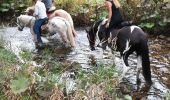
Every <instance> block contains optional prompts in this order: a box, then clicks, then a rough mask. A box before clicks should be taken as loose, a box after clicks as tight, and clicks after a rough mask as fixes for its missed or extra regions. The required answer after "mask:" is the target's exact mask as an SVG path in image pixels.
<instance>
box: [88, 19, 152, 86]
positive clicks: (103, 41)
mask: <svg viewBox="0 0 170 100" xmlns="http://www.w3.org/2000/svg"><path fill="white" fill-rule="evenodd" d="M106 21H107V19H105V20H100V21H97V22H95V23H94V25H92V26H91V27H90V29H89V30H86V31H87V37H88V40H89V44H90V48H91V50H95V41H96V38H98V39H99V41H100V43H99V44H98V46H99V47H101V48H103V49H105V48H106V46H108V47H109V48H111V50H112V51H119V52H120V55H121V57H122V60H123V62H124V68H125V70H124V71H123V75H124V74H125V73H126V71H128V69H127V66H129V64H128V57H129V55H130V54H132V53H133V52H136V54H137V58H138V60H137V63H138V64H137V67H138V68H140V67H142V71H143V76H144V78H145V80H146V82H147V83H148V84H149V85H151V84H152V80H151V71H150V60H149V49H148V36H147V34H146V33H145V32H144V31H143V30H142V29H141V28H140V27H138V26H135V25H131V26H124V27H122V28H120V29H113V30H111V31H110V33H109V35H108V34H106V28H105V24H106Z"/></svg>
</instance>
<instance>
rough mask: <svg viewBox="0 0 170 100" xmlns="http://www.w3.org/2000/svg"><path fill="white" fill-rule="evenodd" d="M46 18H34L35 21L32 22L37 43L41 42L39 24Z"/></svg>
mask: <svg viewBox="0 0 170 100" xmlns="http://www.w3.org/2000/svg"><path fill="white" fill-rule="evenodd" d="M47 20H48V18H44V19H37V20H35V23H34V27H33V30H34V32H35V34H36V35H37V41H38V43H40V42H41V43H42V40H41V26H42V25H43V24H44V23H45V21H47Z"/></svg>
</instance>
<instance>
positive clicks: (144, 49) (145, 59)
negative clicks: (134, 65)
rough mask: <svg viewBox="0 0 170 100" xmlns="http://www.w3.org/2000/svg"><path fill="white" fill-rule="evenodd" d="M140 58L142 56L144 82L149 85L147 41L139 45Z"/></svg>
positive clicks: (149, 71) (149, 70) (149, 72)
mask: <svg viewBox="0 0 170 100" xmlns="http://www.w3.org/2000/svg"><path fill="white" fill-rule="evenodd" d="M141 47H142V48H141V50H142V52H141V56H142V70H143V76H144V78H145V80H146V82H147V83H148V84H149V85H151V84H152V80H151V69H150V59H149V48H148V44H147V41H145V42H143V43H142V44H141Z"/></svg>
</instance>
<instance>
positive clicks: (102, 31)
mask: <svg viewBox="0 0 170 100" xmlns="http://www.w3.org/2000/svg"><path fill="white" fill-rule="evenodd" d="M106 21H107V19H105V20H99V21H97V22H95V23H94V25H93V26H91V27H90V29H89V30H86V32H87V38H88V40H89V44H90V48H91V50H95V41H96V37H98V39H99V41H100V43H99V44H98V45H97V46H98V47H101V48H102V49H106V46H107V39H106V28H105V24H106Z"/></svg>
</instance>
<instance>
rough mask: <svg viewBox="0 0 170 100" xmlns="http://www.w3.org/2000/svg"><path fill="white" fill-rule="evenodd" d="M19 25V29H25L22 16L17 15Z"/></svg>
mask: <svg viewBox="0 0 170 100" xmlns="http://www.w3.org/2000/svg"><path fill="white" fill-rule="evenodd" d="M17 27H18V30H19V31H23V28H24V27H25V26H24V23H23V22H22V19H21V16H19V17H17Z"/></svg>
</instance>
